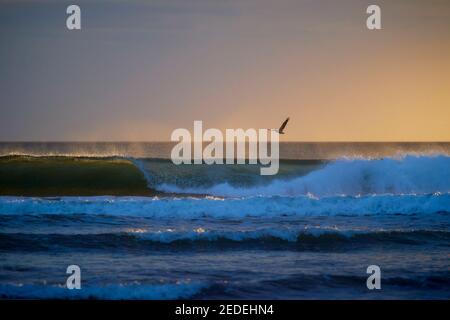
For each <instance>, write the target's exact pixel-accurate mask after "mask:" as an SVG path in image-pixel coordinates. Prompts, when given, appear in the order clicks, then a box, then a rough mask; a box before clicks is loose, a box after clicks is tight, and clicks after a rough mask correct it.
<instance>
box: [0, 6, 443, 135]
mask: <svg viewBox="0 0 450 320" xmlns="http://www.w3.org/2000/svg"><path fill="white" fill-rule="evenodd" d="M69 4H77V5H79V6H80V8H81V25H82V29H81V30H77V31H69V30H67V28H66V18H67V14H66V7H67V6H68V5H69ZM370 4H377V5H379V6H380V8H381V21H382V30H368V29H367V28H366V19H367V17H368V15H367V14H366V8H367V7H368V6H369V5H370ZM0 41H1V46H0V141H168V140H170V135H171V133H172V131H173V130H175V129H177V128H187V129H189V130H191V131H192V130H193V121H194V120H202V121H203V126H204V128H218V129H222V130H225V129H226V128H255V129H257V128H276V127H278V126H279V124H280V123H281V122H282V121H283V120H284V119H285V118H286V117H287V116H290V118H291V121H290V123H289V124H288V127H287V130H286V134H285V135H284V136H283V137H282V141H450V1H448V0H428V1H425V0H422V1H417V0H395V1H380V0H368V1H364V0H342V1H335V0H270V1H269V0H154V1H152V0H148V1H143V0H142V1H111V0H110V1H105V0H104V1H96V0H90V1H77V0H71V1H69V2H68V1H56V0H54V1H45V0H40V1H39V0H34V1H33V0H30V1H22V0H15V1H12V0H0Z"/></svg>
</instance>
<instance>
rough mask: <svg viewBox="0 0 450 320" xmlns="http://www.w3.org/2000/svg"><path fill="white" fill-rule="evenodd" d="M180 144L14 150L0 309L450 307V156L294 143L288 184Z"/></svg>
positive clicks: (425, 149)
mask: <svg viewBox="0 0 450 320" xmlns="http://www.w3.org/2000/svg"><path fill="white" fill-rule="evenodd" d="M173 145H174V144H173V143H164V142H160V143H157V142H153V143H7V142H5V143H0V298H3V299H22V298H24V299H30V298H31V299H34V298H37V299H49V298H50V299H55V298H56V299H59V298H62V299H88V298H92V299H449V298H450V143H294V142H292V143H281V144H280V157H281V162H280V170H279V173H278V174H277V175H275V176H261V175H259V165H206V164H203V165H181V166H176V165H174V164H172V162H171V161H170V151H171V149H172V147H173ZM74 264H75V265H78V266H80V268H81V284H82V289H81V290H68V289H66V288H65V283H66V279H67V277H68V276H69V275H67V274H66V268H67V266H68V265H74ZM369 265H378V266H380V268H381V275H382V277H381V286H382V288H381V290H368V289H367V287H366V279H367V277H368V276H369V275H368V274H367V273H366V269H367V267H368V266H369Z"/></svg>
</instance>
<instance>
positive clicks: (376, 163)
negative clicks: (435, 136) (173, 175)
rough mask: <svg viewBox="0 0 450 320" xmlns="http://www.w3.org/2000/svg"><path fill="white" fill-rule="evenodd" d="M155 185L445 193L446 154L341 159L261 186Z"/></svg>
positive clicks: (268, 192) (448, 188) (276, 191)
mask: <svg viewBox="0 0 450 320" xmlns="http://www.w3.org/2000/svg"><path fill="white" fill-rule="evenodd" d="M158 189H159V190H160V191H165V192H173V193H189V194H209V195H214V196H225V197H243V196H275V195H278V196H298V195H308V194H310V195H314V196H317V197H325V196H335V195H352V196H357V195H368V194H431V193H436V192H440V193H448V192H450V157H448V156H442V155H441V156H430V157H416V156H406V157H402V158H385V159H379V160H368V159H341V160H336V161H334V162H332V163H329V164H328V165H326V166H325V167H323V168H322V169H319V170H316V171H313V172H311V173H309V174H307V175H305V176H302V177H297V178H294V179H290V180H275V181H273V182H272V183H270V184H269V185H265V186H253V187H247V188H245V187H234V186H231V185H229V184H227V183H222V184H217V185H215V186H212V187H210V188H180V187H178V186H174V185H168V184H162V185H160V186H159V187H158Z"/></svg>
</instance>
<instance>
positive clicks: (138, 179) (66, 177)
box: [0, 156, 151, 196]
mask: <svg viewBox="0 0 450 320" xmlns="http://www.w3.org/2000/svg"><path fill="white" fill-rule="evenodd" d="M122 194H128V195H149V194H151V190H149V189H148V187H147V182H146V180H145V177H144V175H143V174H142V172H141V171H140V170H139V169H138V168H137V167H136V166H134V165H133V163H132V162H130V161H128V160H126V159H121V158H87V157H59V156H56V157H31V156H5V157H0V195H22V196H61V195H86V196H88V195H91V196H92V195H122Z"/></svg>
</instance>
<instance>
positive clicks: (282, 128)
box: [278, 118, 289, 132]
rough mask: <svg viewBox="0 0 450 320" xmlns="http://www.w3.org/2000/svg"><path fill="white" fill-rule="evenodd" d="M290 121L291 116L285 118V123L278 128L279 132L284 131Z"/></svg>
mask: <svg viewBox="0 0 450 320" xmlns="http://www.w3.org/2000/svg"><path fill="white" fill-rule="evenodd" d="M288 121H289V118H287V119H286V120H284V122H283V124H282V125H281V127H280V129H278V131H279V132H283V130H284V128H285V127H286V125H287V123H288Z"/></svg>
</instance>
